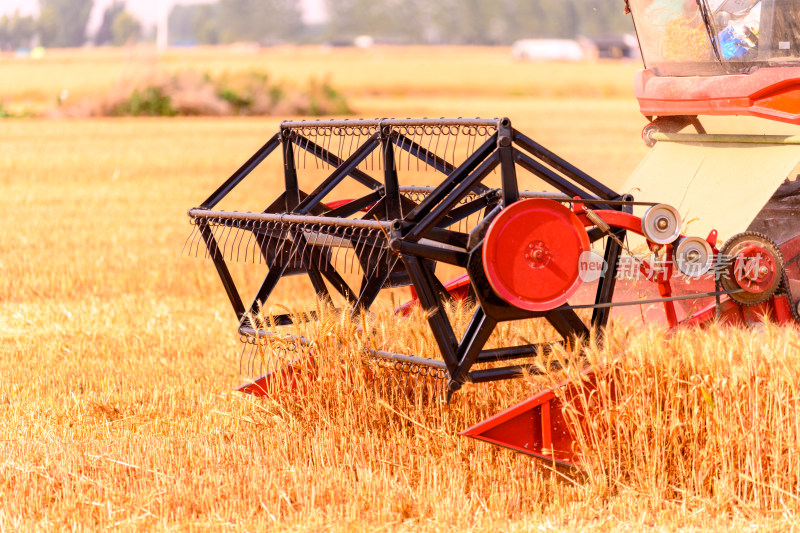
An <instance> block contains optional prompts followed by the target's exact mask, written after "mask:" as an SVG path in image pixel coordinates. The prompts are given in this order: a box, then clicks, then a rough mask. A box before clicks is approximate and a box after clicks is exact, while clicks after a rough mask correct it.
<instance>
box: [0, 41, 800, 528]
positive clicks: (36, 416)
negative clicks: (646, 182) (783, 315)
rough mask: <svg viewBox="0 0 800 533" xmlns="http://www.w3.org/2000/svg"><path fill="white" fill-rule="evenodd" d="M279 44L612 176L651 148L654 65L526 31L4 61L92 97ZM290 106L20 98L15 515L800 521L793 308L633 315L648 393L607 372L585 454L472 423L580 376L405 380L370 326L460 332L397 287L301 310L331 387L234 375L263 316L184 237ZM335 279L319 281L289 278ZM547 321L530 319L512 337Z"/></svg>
mask: <svg viewBox="0 0 800 533" xmlns="http://www.w3.org/2000/svg"><path fill="white" fill-rule="evenodd" d="M125 54H128V56H127V57H126V56H125ZM126 59H127V61H125V60H126ZM256 66H257V67H258V68H263V69H264V70H267V71H269V72H272V73H274V75H276V76H278V77H283V78H287V79H288V78H292V79H293V78H295V77H297V78H299V79H301V80H303V79H305V78H307V77H308V76H309V75H311V74H314V75H318V76H320V77H324V76H330V79H331V80H332V82H333V84H334V86H336V87H337V88H341V89H343V90H345V91H346V92H348V93H349V94H350V96H351V103H352V105H353V106H354V107H355V108H356V109H357V110H359V111H360V112H361V113H363V114H364V115H366V116H399V117H404V116H412V115H427V116H443V115H453V116H459V115H460V116H476V115H481V116H501V115H506V116H509V117H511V118H512V120H513V122H514V124H515V126H516V127H517V128H518V129H520V130H522V131H524V132H526V133H527V134H528V135H530V136H531V137H533V138H534V139H536V140H538V141H539V142H541V143H542V144H544V145H545V146H548V147H549V148H551V149H552V150H553V151H555V152H556V153H558V154H560V155H562V156H564V157H566V158H567V159H569V160H571V161H573V162H574V163H576V164H577V165H578V166H580V167H581V168H583V169H585V170H587V171H588V172H589V173H590V174H593V175H595V176H597V177H598V178H599V179H601V180H604V181H606V182H607V183H608V184H610V185H611V186H615V185H619V184H620V183H622V181H623V180H624V179H625V177H626V176H627V174H628V173H629V172H631V171H632V170H633V169H634V168H635V166H636V164H637V162H638V160H639V159H640V158H641V157H642V156H643V154H644V153H645V152H646V149H645V148H644V146H643V145H642V143H641V141H640V140H639V138H638V134H639V131H640V129H641V127H642V126H643V125H644V119H642V118H641V117H640V116H639V115H638V113H637V109H636V104H635V101H634V100H633V99H632V97H631V96H630V95H628V94H627V87H629V85H630V76H631V75H632V73H633V70H634V65H630V64H616V63H609V64H605V63H597V64H586V65H583V64H579V65H545V64H515V63H513V62H511V61H510V60H509V59H508V58H507V50H486V49H475V50H472V49H434V50H431V49H411V50H409V51H404V50H393V49H388V50H387V49H377V50H372V51H354V50H327V51H319V50H317V49H281V50H277V51H274V53H273V52H272V51H270V52H268V53H261V54H257V55H248V54H246V53H244V52H239V53H232V52H229V53H223V52H220V51H217V50H200V51H185V52H183V51H181V52H173V53H170V54H169V55H168V56H166V57H165V58H162V59H156V58H155V57H154V56H152V55H148V53H147V52H146V51H143V50H134V51H127V52H125V51H123V52H108V51H95V52H54V53H52V54H49V55H48V57H47V58H45V60H42V61H41V62H38V63H36V62H24V61H22V60H18V59H13V58H3V59H0V71H2V73H3V75H2V76H1V77H0V101H4V102H5V103H6V104H7V105H12V102H16V103H14V104H13V105H17V103H20V102H22V103H24V102H29V105H30V106H32V107H36V106H42V107H44V103H43V102H45V101H46V100H49V99H54V98H55V95H56V94H57V93H58V92H59V91H61V90H62V89H67V90H69V91H70V94H71V95H79V96H80V97H89V95H91V94H96V93H97V91H101V90H102V89H103V88H108V87H111V86H113V85H114V84H115V83H117V82H118V81H119V79H120V78H121V77H124V76H126V75H129V73H130V72H133V71H135V70H145V69H147V68H159V69H167V70H170V69H178V70H179V69H189V68H192V69H203V70H209V71H222V70H226V69H246V68H253V67H256ZM609 95H610V97H609ZM71 98H72V96H71ZM280 119H281V118H280V117H275V118H252V119H116V120H99V119H98V120H61V121H54V120H41V119H9V120H4V121H2V122H0V191H1V192H0V531H6V530H8V531H11V530H18V529H23V530H66V529H69V530H73V529H79V530H80V529H87V530H101V529H106V528H108V529H122V530H142V529H159V530H223V529H232V530H243V531H262V530H266V529H275V530H305V531H317V530H331V531H382V530H387V531H388V530H391V531H394V530H397V531H440V530H458V531H540V530H541V531H550V530H558V531H561V530H567V531H583V530H598V531H608V530H618V529H621V530H637V531H638V530H643V529H654V530H659V531H660V530H672V529H681V530H742V529H757V528H763V529H766V530H775V531H779V530H780V531H786V530H789V529H790V528H792V527H794V526H795V525H796V523H797V521H798V515H797V514H796V513H797V512H798V511H800V503H799V502H798V489H799V488H800V417H798V414H797V410H796V409H797V407H798V403H800V385H798V384H800V368H799V366H800V364H799V363H798V358H797V357H796V355H797V352H798V349H800V338H799V336H798V334H797V332H796V331H795V330H793V329H786V330H781V329H779V328H777V327H775V326H772V325H765V326H764V327H762V328H759V329H756V330H753V331H738V332H735V331H718V330H712V331H710V332H708V333H700V332H684V333H681V334H680V335H677V336H674V337H671V338H666V337H665V336H664V332H663V331H662V330H659V329H648V328H643V327H642V326H641V325H637V326H636V327H629V326H620V327H619V328H617V329H616V330H615V331H614V332H613V334H610V335H609V339H610V341H609V342H607V343H606V345H605V347H604V348H597V347H594V348H592V347H590V350H589V353H590V355H591V357H590V359H589V360H590V361H591V362H592V364H593V365H595V367H596V370H597V371H598V372H599V375H600V376H603V377H604V379H605V378H608V377H609V376H611V375H616V376H617V379H618V387H619V390H620V391H622V392H623V393H625V397H624V398H623V400H624V401H623V402H620V403H619V404H615V403H613V402H611V401H610V400H609V398H607V397H605V396H603V397H601V407H603V406H604V407H603V408H602V409H600V411H601V413H602V414H601V415H599V416H598V417H597V419H596V421H595V422H594V423H593V424H592V425H591V427H589V428H588V429H587V430H586V431H587V433H586V434H582V435H581V437H580V438H581V439H582V442H583V443H584V444H585V447H586V448H587V449H589V448H591V449H592V450H593V452H592V453H587V455H586V457H585V458H584V461H585V464H586V470H585V471H584V472H583V473H582V474H581V475H565V473H563V472H557V471H554V470H552V469H551V468H549V467H546V466H543V465H541V464H539V463H537V462H534V461H532V460H531V459H530V458H528V457H524V456H521V455H518V454H514V453H512V452H509V451H506V450H502V449H499V448H494V447H491V446H488V445H485V444H482V443H478V442H475V441H471V440H469V439H466V438H462V437H459V436H458V432H459V431H461V430H463V429H465V428H466V427H468V426H469V425H471V424H473V423H475V422H477V421H479V420H482V419H484V418H486V417H487V416H489V415H491V414H493V413H495V412H497V411H498V410H499V409H501V408H503V407H505V406H510V405H512V404H514V403H516V402H518V401H520V400H522V399H523V398H525V397H527V396H529V395H530V394H532V393H534V392H536V391H537V390H541V389H542V388H543V387H545V386H547V385H548V384H552V383H553V382H554V381H556V380H558V379H561V378H562V377H563V376H549V377H545V378H540V379H538V380H531V381H530V382H517V383H513V384H502V385H487V386H473V387H467V388H465V390H464V391H462V392H461V393H459V394H458V395H457V397H456V400H455V401H454V403H453V405H452V406H451V407H450V408H449V409H447V408H446V407H444V406H441V405H435V404H434V405H432V404H430V403H429V404H421V403H419V402H418V400H416V399H414V398H412V399H406V398H404V393H405V392H407V391H406V390H405V388H401V390H400V392H398V391H395V392H394V393H392V392H391V391H386V390H384V389H382V388H381V387H378V386H377V385H376V381H375V380H376V379H378V377H377V376H378V375H377V374H374V373H373V370H371V367H369V366H365V365H364V364H363V362H362V360H361V355H360V354H361V347H362V346H363V344H364V343H383V345H385V346H389V345H391V346H392V347H393V348H395V349H402V348H403V347H405V348H407V349H408V350H409V351H416V353H417V354H419V355H428V356H433V355H434V353H433V349H432V348H431V346H432V343H431V339H430V335H429V334H428V333H427V331H426V326H425V325H424V323H423V320H422V317H419V316H417V317H414V318H412V319H411V320H410V321H407V322H401V321H399V320H397V319H394V318H393V317H391V315H390V314H389V313H387V312H386V311H385V309H384V311H382V312H381V313H380V314H379V315H378V316H377V317H374V318H369V317H367V318H365V319H364V320H367V321H369V320H371V321H373V322H372V325H373V326H374V331H375V333H374V337H369V336H363V335H359V334H358V333H357V331H358V326H360V325H361V324H360V321H359V320H356V323H351V322H350V321H349V320H346V319H340V318H336V317H333V316H325V318H324V320H323V321H322V323H321V324H319V325H317V326H314V327H312V328H311V329H309V330H304V331H302V333H304V334H306V335H308V336H310V337H311V338H313V339H314V340H315V341H317V342H318V351H319V360H320V363H319V366H320V370H319V375H318V377H317V378H316V380H312V381H309V382H307V383H306V388H307V394H306V395H305V396H303V397H299V398H298V397H294V396H292V395H291V394H287V393H283V394H276V395H275V396H274V397H273V398H270V399H264V400H259V399H254V398H252V397H246V396H243V395H241V394H238V393H236V392H233V389H234V388H235V387H236V386H237V385H238V384H240V383H241V380H242V378H241V377H239V375H238V374H239V372H238V362H239V354H240V352H241V345H240V344H239V341H238V337H237V334H236V320H235V317H234V315H233V313H232V312H231V310H230V306H229V304H228V302H227V299H226V297H225V294H224V292H223V290H222V287H221V284H220V283H219V280H218V278H217V275H216V272H215V270H214V267H213V265H212V263H211V262H210V261H208V260H203V259H201V258H197V259H195V258H188V257H186V256H185V255H181V249H182V247H183V245H184V241H185V239H186V237H187V236H188V235H189V232H190V229H191V228H190V225H189V223H188V218H187V216H186V210H187V209H188V208H190V207H192V206H196V205H198V204H200V203H201V202H202V201H203V200H204V199H205V197H206V196H207V195H208V194H209V193H210V192H211V191H213V190H214V188H216V186H217V185H218V184H219V183H221V182H222V181H223V180H224V179H225V178H226V177H227V176H228V175H229V174H230V173H231V172H232V171H233V170H234V169H236V168H237V167H238V166H239V165H240V164H241V163H242V162H243V161H245V160H246V159H247V158H248V157H249V156H250V155H251V154H252V153H253V152H254V151H255V150H256V149H257V148H258V147H259V146H260V145H261V144H262V143H263V142H264V141H265V140H266V139H267V138H268V137H269V136H271V135H272V134H273V133H274V132H276V131H277V126H278V123H279V121H280ZM273 170H274V169H273ZM270 179H271V181H270ZM245 183H247V182H245ZM280 183H281V177H280V175H279V174H278V173H277V172H275V173H274V176H273V177H272V178H268V180H267V182H265V184H264V185H263V186H258V187H251V188H250V189H248V191H247V194H246V196H247V197H249V198H250V199H251V200H255V201H256V202H257V203H258V202H260V203H261V204H263V205H264V206H266V205H267V204H268V203H269V202H271V201H272V199H274V198H275V197H277V195H278V194H279V193H280V192H281V185H280ZM237 276H240V277H242V279H243V282H244V283H245V284H246V285H247V286H248V287H253V286H254V284H256V283H258V282H259V281H260V280H258V279H256V278H252V277H250V278H248V277H247V274H245V273H244V271H242V272H239V271H237ZM398 295H401V293H400V292H398ZM312 297H313V295H312V294H310V292H309V291H308V290H306V289H303V288H302V286H301V285H300V284H299V283H297V284H288V285H287V286H285V287H283V288H282V289H281V290H280V291H279V292H278V293H277V294H276V296H275V301H277V302H282V303H284V304H285V305H287V306H289V307H291V308H298V307H302V306H303V305H310V306H313V305H314V303H313V302H312V301H311V300H312ZM456 314H458V311H456ZM462 318H463V317H462ZM460 324H461V327H463V320H461V322H460ZM366 330H367V331H372V330H373V328H372V327H367V328H366ZM536 334H537V332H536V331H535V329H530V328H529V329H519V328H518V329H514V328H505V329H502V331H501V332H500V334H499V336H498V338H497V339H495V342H506V341H508V342H517V341H518V340H519V338H520V337H527V338H529V337H531V336H533V335H536ZM556 356H557V357H562V358H565V359H568V358H569V357H570V356H569V354H566V353H559V354H557V355H556ZM571 368H572V370H571V373H568V376H567V377H569V378H570V379H572V380H573V381H575V380H578V381H579V379H580V378H579V374H578V371H579V370H580V367H579V366H574V367H571ZM602 402H607V403H602Z"/></svg>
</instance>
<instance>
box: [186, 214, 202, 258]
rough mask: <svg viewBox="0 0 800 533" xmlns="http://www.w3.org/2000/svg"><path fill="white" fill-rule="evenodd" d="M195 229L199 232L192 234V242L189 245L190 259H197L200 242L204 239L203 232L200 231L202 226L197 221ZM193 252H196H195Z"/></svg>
mask: <svg viewBox="0 0 800 533" xmlns="http://www.w3.org/2000/svg"><path fill="white" fill-rule="evenodd" d="M195 229H196V230H197V231H195V232H192V233H193V237H192V241H191V242H190V243H189V252H188V255H189V257H197V253H198V250H199V249H200V241H201V240H202V239H203V235H202V232H201V231H200V224H199V222H198V221H197V220H195ZM192 250H194V252H193V251H192Z"/></svg>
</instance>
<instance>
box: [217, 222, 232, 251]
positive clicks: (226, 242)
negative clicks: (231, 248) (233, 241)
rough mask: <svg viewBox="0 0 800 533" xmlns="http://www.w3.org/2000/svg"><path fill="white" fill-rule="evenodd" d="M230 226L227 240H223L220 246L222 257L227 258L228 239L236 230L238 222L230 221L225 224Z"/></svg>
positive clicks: (226, 236)
mask: <svg viewBox="0 0 800 533" xmlns="http://www.w3.org/2000/svg"><path fill="white" fill-rule="evenodd" d="M225 225H226V226H227V227H228V233H227V234H226V235H225V240H224V241H223V242H222V246H221V247H220V252H222V258H223V259H225V256H226V255H228V241H229V240H230V238H231V235H232V234H234V233H235V232H236V222H235V221H229V222H227V223H226V224H225Z"/></svg>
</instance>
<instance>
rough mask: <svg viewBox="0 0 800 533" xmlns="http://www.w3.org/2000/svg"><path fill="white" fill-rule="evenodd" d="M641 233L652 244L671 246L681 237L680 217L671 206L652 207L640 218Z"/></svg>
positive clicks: (659, 205)
mask: <svg viewBox="0 0 800 533" xmlns="http://www.w3.org/2000/svg"><path fill="white" fill-rule="evenodd" d="M642 233H643V234H644V236H645V237H646V238H647V240H648V241H650V242H652V243H655V244H661V245H664V244H671V243H673V242H675V240H676V239H677V238H678V237H680V235H681V215H680V213H678V210H677V209H675V208H674V207H672V206H671V205H667V204H658V205H654V206H652V207H650V208H648V209H647V211H645V213H644V216H643V217H642Z"/></svg>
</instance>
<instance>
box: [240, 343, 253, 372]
mask: <svg viewBox="0 0 800 533" xmlns="http://www.w3.org/2000/svg"><path fill="white" fill-rule="evenodd" d="M249 346H250V345H249V344H248V343H247V341H245V342H244V346H242V354H241V355H240V356H239V374H240V375H242V376H245V375H247V374H249V371H248V372H247V373H245V372H244V371H243V369H242V363H244V362H245V361H246V359H247V357H246V356H245V354H246V353H247V352H248V347H249Z"/></svg>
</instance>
